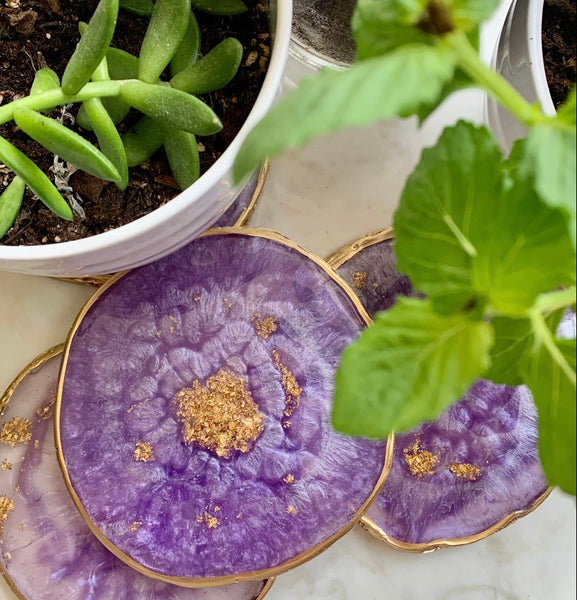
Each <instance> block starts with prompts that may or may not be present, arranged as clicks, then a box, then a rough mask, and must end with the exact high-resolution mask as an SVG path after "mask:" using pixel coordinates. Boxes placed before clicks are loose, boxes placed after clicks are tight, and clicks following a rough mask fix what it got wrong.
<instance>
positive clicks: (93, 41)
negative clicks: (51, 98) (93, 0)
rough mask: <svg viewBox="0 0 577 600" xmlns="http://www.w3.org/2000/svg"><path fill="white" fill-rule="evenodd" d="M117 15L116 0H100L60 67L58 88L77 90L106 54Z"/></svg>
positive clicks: (69, 93)
mask: <svg viewBox="0 0 577 600" xmlns="http://www.w3.org/2000/svg"><path fill="white" fill-rule="evenodd" d="M117 17H118V0H100V2H99V3H98V6H97V7H96V10H95V11H94V14H93V15H92V19H90V23H89V24H88V27H87V28H86V31H85V32H84V35H83V36H82V37H81V38H80V41H79V42H78V45H77V46H76V50H75V51H74V54H73V55H72V56H71V57H70V60H69V61H68V64H67V65H66V69H65V70H64V75H63V76H62V90H63V91H64V93H65V94H66V95H68V96H73V95H74V94H76V93H77V92H79V91H80V89H81V88H82V86H84V85H85V84H86V83H88V81H89V80H90V78H91V77H92V73H94V70H95V69H96V68H97V67H98V65H99V64H100V61H101V60H102V59H103V58H104V57H105V56H106V51H107V50H108V46H109V45H110V42H111V40H112V36H113V35H114V29H115V28H116V19H117Z"/></svg>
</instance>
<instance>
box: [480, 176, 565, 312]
mask: <svg viewBox="0 0 577 600" xmlns="http://www.w3.org/2000/svg"><path fill="white" fill-rule="evenodd" d="M485 200H486V201H485V211H484V212H483V211H479V213H478V218H479V219H481V220H482V221H483V222H484V223H490V227H487V229H486V230H485V231H484V233H483V234H482V236H480V237H479V239H478V240H475V244H476V246H477V248H478V256H477V257H475V259H474V261H473V275H474V287H475V289H481V290H484V291H485V292H486V293H487V296H488V297H489V299H490V304H491V306H492V307H493V309H494V310H496V311H500V312H502V313H505V314H509V315H521V314H522V313H524V312H526V311H527V310H529V309H530V308H531V307H532V306H533V303H534V302H535V299H536V297H537V296H538V295H539V294H541V293H545V292H548V291H551V290H554V289H556V288H557V287H559V286H571V285H573V284H574V283H575V251H574V249H573V244H572V241H571V239H570V237H569V235H568V232H567V224H566V220H565V218H564V216H563V214H562V213H561V211H559V210H556V209H552V208H550V207H549V206H547V205H546V204H545V203H544V202H543V201H542V200H541V197H540V196H539V195H538V194H537V193H536V192H535V190H534V189H533V187H532V186H531V185H530V184H529V183H528V182H527V181H524V180H517V181H515V182H514V184H513V185H512V186H511V187H508V188H507V189H505V191H504V193H503V196H502V197H501V198H495V199H490V198H486V199H485Z"/></svg>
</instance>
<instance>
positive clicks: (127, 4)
mask: <svg viewBox="0 0 577 600" xmlns="http://www.w3.org/2000/svg"><path fill="white" fill-rule="evenodd" d="M120 8H122V10H125V11H126V12H129V13H132V14H134V15H139V16H141V17H150V15H151V14H152V11H153V10H154V2H153V1H152V0H120Z"/></svg>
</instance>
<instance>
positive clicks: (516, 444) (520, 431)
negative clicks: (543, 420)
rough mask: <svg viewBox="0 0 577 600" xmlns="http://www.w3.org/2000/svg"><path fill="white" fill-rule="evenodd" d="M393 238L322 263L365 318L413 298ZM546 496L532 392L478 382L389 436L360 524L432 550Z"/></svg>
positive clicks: (379, 238) (371, 241)
mask: <svg viewBox="0 0 577 600" xmlns="http://www.w3.org/2000/svg"><path fill="white" fill-rule="evenodd" d="M391 236H392V231H390V230H388V231H385V232H382V233H378V234H372V235H370V236H367V237H366V238H363V239H361V240H358V241H356V242H355V243H354V244H350V245H348V246H346V247H343V248H342V249H341V250H340V251H338V252H336V253H335V254H334V255H333V256H332V257H331V258H330V259H329V263H330V264H331V266H333V267H334V268H336V270H337V273H338V274H339V275H341V276H342V277H343V278H344V279H345V281H347V282H348V283H349V284H350V285H351V287H352V288H353V289H354V291H355V292H356V293H357V295H358V296H359V298H360V299H361V301H362V302H363V303H364V304H365V306H366V307H367V309H368V311H369V313H370V314H371V315H374V313H376V312H377V311H379V310H387V309H388V308H390V307H391V306H392V305H393V304H394V301H395V297H396V296H397V295H398V294H402V295H405V296H409V295H412V296H414V295H415V293H414V292H413V291H412V289H411V286H410V282H409V280H408V279H407V278H406V277H405V276H402V275H401V274H399V273H398V272H397V271H396V260H395V256H394V244H393V239H392V237H391ZM547 492H548V487H547V482H546V480H545V476H544V474H543V470H542V468H541V464H540V462H539V454H538V448H537V411H536V408H535V405H534V403H533V399H532V397H531V395H530V393H529V390H528V389H527V388H526V387H517V388H512V387H507V386H503V385H495V384H493V383H491V382H489V381H479V382H477V383H476V384H475V385H473V386H472V387H471V388H470V389H469V391H468V392H467V394H466V395H465V396H464V398H463V399H462V400H461V401H460V402H459V403H457V404H455V405H453V406H451V407H450V408H448V409H447V410H446V411H445V412H444V413H443V414H442V415H441V416H440V417H439V418H438V419H437V420H436V421H435V422H433V423H426V424H423V425H420V426H419V427H417V428H415V429H414V430H412V431H411V432H409V433H406V434H402V435H396V436H395V451H394V460H393V467H392V469H391V473H390V474H389V477H388V479H387V482H386V484H385V486H384V488H383V490H382V491H381V493H380V494H379V495H378V497H377V500H376V501H375V502H374V503H373V504H372V505H371V507H370V508H369V510H368V511H367V515H366V517H365V518H364V519H363V525H364V526H365V527H366V528H367V529H368V530H369V531H370V532H371V533H374V534H375V535H377V536H378V537H380V538H381V539H384V540H385V541H387V542H389V543H391V544H393V545H395V546H397V547H400V548H403V549H406V550H413V551H424V550H431V549H434V548H436V547H440V546H443V545H454V544H456V543H467V542H472V541H475V540H477V539H481V538H482V537H486V536H487V535H489V534H490V533H492V532H494V531H495V530H497V529H500V528H501V527H502V526H504V525H505V524H507V523H508V522H510V521H512V520H514V518H516V517H517V516H519V514H520V513H523V512H525V511H528V510H530V509H531V508H532V507H534V506H536V504H537V503H538V502H539V501H541V500H542V499H544V498H545V496H546V494H547Z"/></svg>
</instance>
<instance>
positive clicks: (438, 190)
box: [395, 121, 503, 313]
mask: <svg viewBox="0 0 577 600" xmlns="http://www.w3.org/2000/svg"><path fill="white" fill-rule="evenodd" d="M500 165H501V151H500V149H499V147H498V145H497V143H496V141H495V140H494V139H493V137H492V136H491V135H490V134H489V132H488V131H487V130H486V129H484V128H477V127H475V126H474V125H471V124H470V123H465V122H463V121H461V122H459V123H458V124H457V125H456V126H455V127H450V128H448V129H445V131H444V132H443V134H442V136H441V138H440V139H439V141H438V143H437V145H436V146H435V147H433V148H428V149H425V150H424V151H423V155H422V158H421V161H420V163H419V165H418V166H417V168H416V169H415V170H414V171H413V173H412V174H411V176H410V177H409V179H408V181H407V184H406V186H405V189H404V191H403V195H402V197H401V202H400V206H399V208H398V210H397V212H396V214H395V236H396V239H397V244H396V246H395V252H396V255H397V261H398V269H399V271H400V272H401V273H406V274H407V275H409V277H410V278H411V280H412V282H413V285H414V286H415V288H416V289H418V290H420V291H422V292H424V293H425V294H427V295H428V296H430V297H432V298H435V301H434V304H435V307H436V309H437V310H439V311H440V312H444V313H450V312H453V311H454V310H458V309H459V308H461V307H462V306H464V305H465V304H467V303H468V302H469V301H470V300H471V299H473V298H476V297H478V296H479V293H480V294H481V295H482V292H483V290H480V291H479V292H477V291H475V290H474V288H473V279H472V265H473V258H474V257H475V256H476V255H477V254H478V249H477V248H476V245H475V244H476V240H478V238H479V237H481V236H483V235H484V227H485V224H484V223H483V222H482V221H480V218H479V212H481V211H482V210H483V209H482V207H483V206H484V205H485V204H486V203H487V202H490V203H491V204H497V203H498V199H499V197H500V195H501V193H502V185H503V182H502V175H501V171H500ZM476 230H479V231H476Z"/></svg>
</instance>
